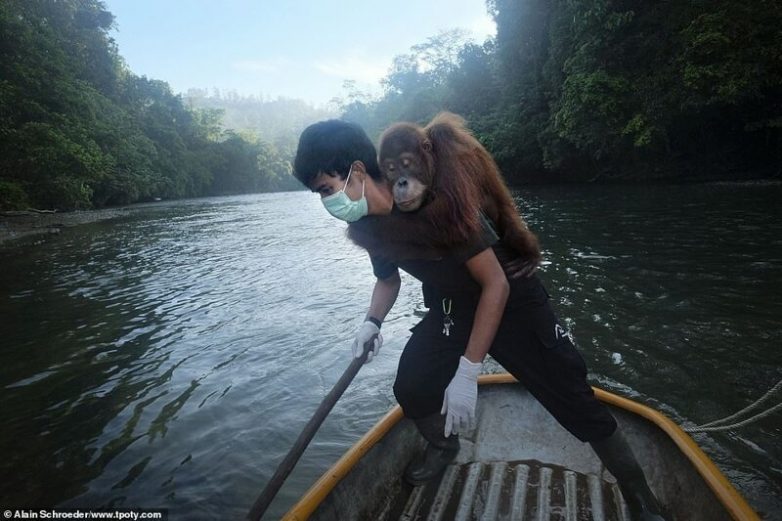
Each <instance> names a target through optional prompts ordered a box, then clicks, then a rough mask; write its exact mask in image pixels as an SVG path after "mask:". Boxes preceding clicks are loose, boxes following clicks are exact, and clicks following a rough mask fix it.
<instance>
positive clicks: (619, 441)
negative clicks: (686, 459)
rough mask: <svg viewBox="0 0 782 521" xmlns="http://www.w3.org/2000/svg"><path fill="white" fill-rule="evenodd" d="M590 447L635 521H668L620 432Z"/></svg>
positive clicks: (615, 432) (595, 442) (617, 431)
mask: <svg viewBox="0 0 782 521" xmlns="http://www.w3.org/2000/svg"><path fill="white" fill-rule="evenodd" d="M590 445H592V448H593V449H594V450H595V452H596V453H597V455H598V457H599V458H600V460H601V461H602V462H603V465H605V467H606V468H607V469H608V471H609V472H610V473H611V474H613V476H614V477H615V478H616V481H617V484H618V485H619V490H621V491H622V496H623V497H624V499H625V502H626V503H627V508H628V509H629V510H630V517H631V518H632V519H633V520H634V521H668V520H667V518H666V517H664V515H663V509H662V508H661V507H660V503H659V502H658V501H657V498H656V497H655V496H654V493H653V492H652V491H651V489H650V488H649V484H648V483H647V482H646V476H644V472H643V470H641V466H640V465H639V464H638V461H637V460H636V459H635V455H634V454H633V450H632V449H631V448H630V445H628V444H627V441H626V440H625V439H624V436H622V433H621V432H620V431H619V428H617V430H616V431H614V433H613V434H612V435H611V436H609V437H608V438H606V439H604V440H600V441H593V442H591V443H590Z"/></svg>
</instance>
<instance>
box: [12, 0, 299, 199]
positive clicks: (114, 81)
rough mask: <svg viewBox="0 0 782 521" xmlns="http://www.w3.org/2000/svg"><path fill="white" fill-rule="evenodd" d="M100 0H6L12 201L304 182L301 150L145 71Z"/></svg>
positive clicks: (223, 190) (239, 189)
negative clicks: (228, 118) (230, 120)
mask: <svg viewBox="0 0 782 521" xmlns="http://www.w3.org/2000/svg"><path fill="white" fill-rule="evenodd" d="M113 21H114V17H113V16H112V14H111V13H109V12H108V11H107V10H106V9H105V6H104V4H103V3H102V2H100V1H96V0H58V1H56V2H55V1H51V0H3V1H2V2H0V35H2V36H1V37H0V38H1V39H0V209H13V208H26V207H29V206H32V207H35V208H42V209H74V208H94V207H102V206H110V205H119V204H127V203H132V202H136V201H145V200H154V199H169V198H181V197H194V196H202V195H222V194H236V193H247V192H259V191H271V190H285V189H293V188H298V184H297V183H296V182H295V180H294V179H293V178H292V176H290V161H289V157H288V156H289V154H290V152H289V151H288V152H287V154H282V153H281V152H280V151H278V150H277V148H276V147H275V146H274V145H273V144H271V143H268V142H265V141H261V140H259V139H257V137H256V136H254V135H253V134H251V133H242V134H240V133H237V132H233V131H231V130H224V129H223V127H222V125H221V117H222V115H221V113H220V111H217V110H214V109H209V108H197V109H194V108H191V107H190V106H188V104H187V103H185V102H184V101H183V99H182V97H181V96H179V95H174V94H173V93H172V92H171V89H170V88H169V86H168V84H166V83H165V82H163V81H159V80H154V79H148V78H146V77H139V76H137V75H135V74H133V73H132V72H131V71H130V70H129V69H128V67H127V66H126V65H125V64H124V63H123V60H122V58H121V57H120V56H119V54H118V52H117V48H116V45H115V44H114V42H113V40H112V39H111V38H110V36H109V35H108V33H109V30H110V29H111V27H112V23H113Z"/></svg>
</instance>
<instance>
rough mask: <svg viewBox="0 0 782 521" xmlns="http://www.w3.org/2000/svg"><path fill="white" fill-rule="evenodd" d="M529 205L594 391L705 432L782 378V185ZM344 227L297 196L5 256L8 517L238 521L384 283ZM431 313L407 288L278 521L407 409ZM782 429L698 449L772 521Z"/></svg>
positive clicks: (139, 217) (528, 196)
mask: <svg viewBox="0 0 782 521" xmlns="http://www.w3.org/2000/svg"><path fill="white" fill-rule="evenodd" d="M516 197H517V200H518V202H519V205H520V207H521V208H522V211H523V213H524V214H525V215H526V217H527V220H528V222H529V224H530V226H531V228H532V229H533V230H534V231H535V232H536V233H538V235H539V237H540V240H541V243H542V246H543V249H544V255H545V259H546V262H545V264H544V266H543V267H542V270H541V277H542V278H543V280H544V281H545V283H546V284H547V286H548V288H549V293H551V295H552V299H553V301H554V304H555V307H556V309H557V311H558V313H559V315H560V317H561V318H562V319H563V320H564V321H565V322H566V323H567V325H568V326H569V328H570V331H571V332H572V333H573V335H574V337H575V340H576V342H577V344H578V345H579V347H580V349H581V351H582V353H583V354H584V358H585V359H586V361H587V364H588V366H589V368H590V374H589V378H590V381H591V382H592V383H593V384H594V385H598V386H601V387H603V388H605V389H607V390H610V391H613V392H616V393H618V394H621V395H624V396H628V397H631V398H633V399H635V400H638V401H640V402H642V403H645V404H648V405H650V406H652V407H655V408H657V409H658V410H660V411H662V412H663V413H665V414H666V415H668V416H670V417H671V418H672V419H673V420H674V421H676V422H678V423H680V424H684V425H688V426H693V425H698V424H702V423H705V422H709V421H711V420H715V419H718V418H722V417H725V416H728V415H730V414H732V413H734V412H735V411H737V410H739V409H741V408H743V407H745V406H746V405H748V404H750V403H751V402H752V401H754V400H756V399H757V398H759V397H760V396H761V395H763V393H765V392H766V391H767V390H768V389H769V388H771V387H772V386H773V385H774V384H775V383H776V382H777V381H779V379H780V378H782V369H781V368H782V205H781V204H780V202H779V201H780V200H782V184H779V183H753V184H745V183H712V184H703V185H691V186H644V187H618V186H616V187H614V186H612V187H547V188H533V189H524V190H520V191H517V192H516ZM344 228H345V226H344V224H340V223H338V222H337V221H335V220H333V219H331V218H330V217H328V216H327V214H326V212H325V210H324V209H323V208H322V206H321V204H320V202H319V200H318V198H317V196H315V195H313V194H311V193H309V192H293V193H283V194H263V195H251V196H238V197H225V198H210V199H198V200H188V201H177V202H161V203H154V204H149V205H137V206H133V207H130V208H129V209H128V212H127V213H126V214H125V215H124V216H122V217H120V218H115V219H110V220H105V221H101V222H96V223H92V224H85V225H82V226H78V227H74V228H68V229H65V230H64V231H63V232H62V233H61V234H59V235H56V236H54V235H52V236H45V237H43V238H41V237H33V238H26V239H20V240H18V241H13V242H11V243H6V244H3V245H0V262H1V263H2V270H0V320H1V324H2V335H1V336H0V343H1V348H0V388H1V389H2V394H1V395H0V410H2V418H3V422H4V423H3V428H2V430H0V506H2V507H4V508H8V507H12V506H13V507H29V508H33V509H39V508H44V507H49V506H53V505H59V506H62V507H99V506H111V507H139V506H143V507H149V508H167V509H169V512H170V519H172V520H180V519H181V520H211V519H239V518H242V517H243V516H244V514H245V513H246V511H247V509H248V508H249V506H250V505H251V503H252V502H253V500H254V499H255V497H256V495H257V494H258V493H259V492H260V490H261V489H262V487H263V486H264V484H265V483H266V482H267V481H268V479H269V478H270V477H271V475H272V473H273V471H274V469H275V467H276V465H277V463H278V462H279V461H280V460H281V459H282V457H283V456H284V455H285V453H286V452H287V450H288V449H289V447H290V445H291V443H292V440H293V439H294V438H295V437H296V435H297V434H298V433H299V432H300V430H301V428H302V427H303V425H304V423H305V422H306V421H307V420H308V419H309V416H310V415H311V414H312V413H313V412H314V410H315V409H316V408H317V406H318V404H319V403H320V401H321V400H322V398H323V397H324V395H325V394H326V393H327V392H328V391H329V390H330V389H331V387H332V385H333V384H334V383H335V382H336V381H337V379H338V378H339V376H340V375H341V374H342V372H343V371H344V369H345V368H346V367H347V365H348V364H349V362H350V356H351V355H350V342H351V339H352V334H353V332H354V330H355V329H356V327H357V326H358V325H359V323H360V319H361V318H362V317H363V315H364V312H365V310H366V306H367V304H368V301H369V294H370V291H371V288H372V284H373V276H372V271H371V267H370V265H369V262H368V259H367V257H366V254H365V253H364V252H362V251H361V250H359V249H357V248H355V247H353V246H352V245H351V244H349V242H348V241H347V239H346V238H345V235H344ZM422 312H423V302H422V299H421V297H420V290H419V286H418V284H416V283H415V281H414V280H412V279H410V278H409V277H407V276H403V285H402V290H401V293H400V296H399V300H398V302H397V305H396V307H395V308H394V309H393V310H392V311H391V313H390V315H389V317H388V320H387V321H386V323H385V324H384V326H383V334H384V337H385V344H384V346H383V348H382V350H381V352H380V355H379V356H378V357H377V358H376V359H375V360H374V361H373V362H372V363H371V364H369V365H367V366H365V367H364V368H363V369H362V370H361V372H360V373H359V374H358V376H357V377H356V379H355V380H354V382H353V384H352V385H351V387H350V388H349V389H348V391H347V392H346V394H345V395H344V396H343V398H342V399H341V400H340V402H339V403H338V404H337V406H336V407H335V409H334V411H333V412H332V413H331V415H330V416H329V418H328V419H327V420H326V422H325V423H324V425H323V426H322V428H321V430H320V431H319V433H318V435H317V436H316V438H315V440H314V441H313V443H312V444H311V446H310V448H309V449H308V450H307V452H306V453H305V454H304V456H303V458H302V460H301V461H300V463H299V465H298V466H297V468H296V470H295V471H294V473H293V474H292V475H291V477H290V478H289V480H288V482H287V483H286V485H285V487H284V488H283V490H282V491H281V493H280V495H279V496H278V498H277V500H276V501H275V503H274V504H273V506H272V509H271V510H270V513H269V515H268V516H267V517H266V518H267V519H277V518H279V516H280V515H281V514H282V513H283V512H285V511H286V510H287V508H288V507H289V506H290V505H291V504H292V503H293V501H294V500H295V498H297V497H298V496H299V495H300V494H301V493H302V492H304V491H305V490H306V489H307V488H308V487H309V485H311V484H312V482H313V481H314V479H315V478H316V477H317V476H319V475H320V474H321V473H322V472H323V471H324V470H325V469H327V468H328V467H329V466H330V465H331V464H332V463H333V462H334V461H335V460H336V459H337V458H338V457H339V456H340V455H341V454H342V452H343V451H345V449H346V448H348V447H349V446H350V445H351V444H352V443H354V442H355V441H356V440H357V439H358V437H359V436H360V435H361V434H362V433H363V432H364V431H366V430H367V429H368V428H369V427H370V426H371V425H373V424H374V422H375V421H377V419H378V418H379V417H380V416H382V415H383V414H384V413H385V412H386V411H387V410H388V409H389V408H390V407H391V406H393V405H394V403H395V401H394V398H393V394H392V391H391V384H392V382H393V378H394V374H395V371H396V363H397V360H398V358H399V354H400V352H401V350H402V348H403V347H404V344H405V341H406V339H407V337H408V329H409V328H410V327H411V326H412V325H413V324H414V323H415V322H416V321H417V320H418V319H419V317H420V315H421V314H422ZM779 400H780V396H777V397H776V398H775V400H774V401H773V402H771V403H772V404H773V403H778V402H779ZM780 434H782V414H780V413H778V414H776V415H773V416H770V417H767V418H765V419H763V420H760V421H758V422H755V423H752V424H750V425H748V426H746V427H743V428H740V429H737V430H735V431H731V432H726V433H714V434H696V435H694V439H695V440H696V441H697V442H698V443H699V444H700V445H701V447H702V448H703V449H704V450H705V451H706V452H707V453H708V454H709V455H710V456H711V457H712V458H713V460H714V461H715V463H716V464H717V465H718V466H719V467H720V468H721V469H722V471H723V472H724V473H725V475H726V476H727V477H728V478H729V479H730V481H731V482H732V483H733V484H734V485H735V486H736V487H737V488H738V489H739V490H740V491H741V493H742V494H743V495H744V496H745V497H746V498H747V499H748V501H749V502H750V504H751V505H752V506H754V507H755V508H756V509H757V510H758V511H759V512H760V513H761V515H762V516H763V517H764V518H765V519H774V520H781V519H782V444H781V443H780Z"/></svg>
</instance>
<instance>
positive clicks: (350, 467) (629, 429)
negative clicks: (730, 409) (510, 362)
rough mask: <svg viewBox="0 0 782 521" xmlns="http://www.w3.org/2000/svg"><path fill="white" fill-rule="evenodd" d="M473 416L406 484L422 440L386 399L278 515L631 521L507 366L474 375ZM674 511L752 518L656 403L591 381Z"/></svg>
mask: <svg viewBox="0 0 782 521" xmlns="http://www.w3.org/2000/svg"><path fill="white" fill-rule="evenodd" d="M479 384H480V385H479V397H478V406H477V410H476V421H475V425H474V427H473V428H472V429H471V430H469V431H468V432H466V433H463V434H462V435H461V437H460V439H461V448H460V450H459V454H458V455H457V457H456V459H455V461H454V462H453V463H451V464H450V465H449V466H448V467H447V468H446V470H445V471H444V472H443V473H442V475H441V476H440V478H439V479H436V480H432V482H430V483H427V484H425V485H422V486H419V487H412V486H410V485H408V484H406V483H404V481H403V479H402V477H401V476H402V473H403V471H404V469H405V467H406V466H407V464H408V463H409V462H410V461H411V460H412V459H413V458H414V457H416V456H417V455H419V454H421V453H422V452H423V450H424V441H423V439H422V438H421V436H420V435H419V434H418V433H417V431H416V429H415V426H414V424H413V423H412V422H411V421H410V420H408V419H405V418H404V417H403V414H402V411H401V408H400V407H399V406H396V407H394V408H393V409H392V410H391V411H390V412H389V413H388V414H386V415H385V416H384V417H383V418H382V419H381V420H380V421H379V422H378V423H377V424H376V425H375V426H374V427H373V428H372V429H371V430H370V431H369V432H367V433H366V434H365V435H364V436H363V437H362V438H361V439H360V440H359V441H358V442H357V443H356V444H355V445H354V446H353V447H352V448H350V449H349V450H348V451H347V452H346V453H345V454H344V455H343V456H342V457H341V458H340V459H339V461H337V463H336V464H335V465H334V466H333V467H332V468H331V469H329V470H328V471H327V472H326V473H325V474H323V476H321V477H320V479H318V481H317V482H316V483H315V484H314V485H313V486H312V487H311V488H310V490H309V491H308V492H306V493H305V494H304V496H302V497H301V498H300V500H299V501H298V502H297V503H296V504H295V505H294V506H293V507H292V508H291V509H290V510H289V511H288V512H287V514H285V516H284V517H283V520H284V521H303V520H305V519H309V520H311V521H350V520H356V521H391V520H394V521H396V520H400V521H414V520H427V521H440V520H441V521H452V520H472V519H475V520H486V521H488V520H528V519H530V520H536V521H544V520H545V521H548V520H549V519H556V520H562V521H582V520H595V521H614V520H621V521H625V520H627V521H629V520H630V516H629V512H628V511H627V505H626V504H625V503H624V500H623V499H622V496H621V494H620V492H619V488H618V486H617V484H616V481H615V479H614V478H613V476H611V475H610V473H609V472H608V471H607V470H606V469H605V467H603V466H602V464H601V462H600V460H599V459H598V458H597V456H596V455H595V454H594V452H593V451H592V450H591V448H590V447H589V445H588V444H586V443H582V442H580V441H579V440H578V439H577V438H575V437H574V436H572V435H571V434H570V433H568V432H567V431H566V430H565V429H564V428H563V427H561V426H560V425H559V424H558V423H557V422H556V421H555V420H554V419H553V417H552V416H551V415H550V414H548V412H546V410H545V409H544V408H543V407H542V406H541V405H540V404H539V403H538V402H537V400H535V399H534V398H533V397H532V396H531V395H530V394H529V392H528V391H527V390H526V389H525V388H524V386H522V385H520V384H518V382H517V381H516V380H515V379H514V378H513V377H512V376H511V375H508V374H496V375H482V376H481V377H480V378H479ZM593 389H594V391H595V394H596V396H597V398H598V399H599V400H601V401H602V402H604V403H606V404H607V405H608V406H609V408H610V409H611V412H612V413H613V414H614V416H615V417H616V419H617V422H618V423H619V425H620V426H621V428H622V430H623V432H624V434H625V437H626V438H627V440H628V442H629V443H630V445H631V446H632V448H633V450H634V452H635V453H636V456H637V458H638V460H639V462H640V464H641V466H642V467H643V468H644V471H645V473H646V476H647V480H648V481H649V485H650V487H651V488H652V490H653V491H654V492H655V494H656V495H657V497H658V499H659V500H660V501H661V503H662V504H663V505H665V508H666V511H667V513H668V514H669V515H670V517H671V518H672V519H674V520H676V521H722V520H741V521H757V520H759V519H760V518H759V516H758V515H757V513H756V512H755V511H754V510H753V509H752V508H751V507H750V506H749V505H748V504H747V502H746V500H745V499H744V498H743V497H742V496H741V494H739V492H738V491H737V490H736V489H735V488H734V487H733V485H731V483H730V482H729V481H728V480H727V479H726V478H725V476H724V475H723V474H722V472H720V470H719V469H718V468H717V466H716V465H715V464H714V463H713V462H712V461H711V459H709V457H708V456H707V455H706V454H705V453H704V452H703V451H702V450H701V449H700V448H699V447H698V445H697V444H696V443H695V442H694V441H693V440H692V438H690V436H689V435H687V434H686V433H685V432H684V431H683V430H682V429H681V428H680V427H679V426H678V425H676V424H675V423H674V422H673V421H672V420H670V419H669V418H667V417H666V416H665V415H663V414H662V413H660V412H658V411H655V410H654V409H652V408H650V407H647V406H645V405H642V404H639V403H637V402H634V401H632V400H629V399H627V398H623V397H620V396H617V395H615V394H612V393H610V392H607V391H604V390H602V389H598V388H593Z"/></svg>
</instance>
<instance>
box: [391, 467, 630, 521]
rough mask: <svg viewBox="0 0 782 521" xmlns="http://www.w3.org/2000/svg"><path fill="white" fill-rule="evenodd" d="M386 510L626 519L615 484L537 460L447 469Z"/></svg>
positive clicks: (421, 520)
mask: <svg viewBox="0 0 782 521" xmlns="http://www.w3.org/2000/svg"><path fill="white" fill-rule="evenodd" d="M390 506H391V508H390V509H389V511H388V512H387V514H388V516H387V517H385V516H384V518H385V519H389V520H391V519H394V520H396V519H398V520H399V521H468V520H470V521H471V520H480V521H495V520H496V521H506V520H507V521H517V520H523V521H528V520H529V521H587V520H594V521H629V520H630V516H629V514H628V512H627V507H626V505H625V503H624V501H623V500H622V498H621V494H620V493H619V488H618V487H617V486H616V484H615V483H609V482H607V481H603V480H601V479H600V478H599V477H598V476H596V475H594V474H580V473H577V472H574V471H572V470H568V469H565V468H562V467H557V466H552V465H544V464H541V463H540V462H538V461H516V462H492V463H483V462H474V463H467V464H462V465H455V464H454V465H450V466H449V467H448V468H447V469H446V471H445V472H444V474H443V476H442V478H441V479H440V480H439V481H438V482H436V483H430V484H427V485H424V486H420V487H415V488H412V489H411V490H410V492H409V495H408V494H402V496H400V497H399V498H398V499H397V503H396V504H395V505H390Z"/></svg>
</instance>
